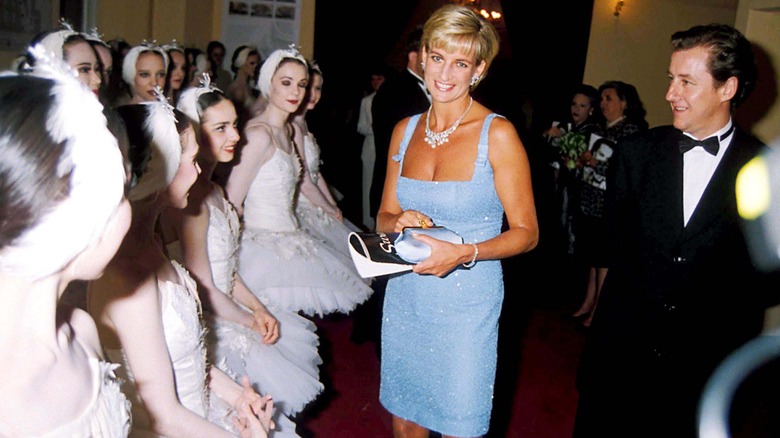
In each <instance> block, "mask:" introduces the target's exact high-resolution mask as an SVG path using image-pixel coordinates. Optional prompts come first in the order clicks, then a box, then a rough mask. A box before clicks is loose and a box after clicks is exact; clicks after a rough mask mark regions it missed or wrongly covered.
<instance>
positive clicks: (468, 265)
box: [461, 243, 479, 269]
mask: <svg viewBox="0 0 780 438" xmlns="http://www.w3.org/2000/svg"><path fill="white" fill-rule="evenodd" d="M471 245H473V246H474V257H472V258H471V261H470V262H468V263H463V264H462V265H461V266H463V267H464V268H466V269H471V268H473V267H474V265H476V264H477V256H478V255H479V248H478V247H477V244H476V243H472V244H471Z"/></svg>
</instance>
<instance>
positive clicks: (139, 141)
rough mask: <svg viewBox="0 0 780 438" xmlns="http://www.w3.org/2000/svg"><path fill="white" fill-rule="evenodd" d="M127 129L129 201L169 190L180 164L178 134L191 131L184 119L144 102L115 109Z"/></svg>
mask: <svg viewBox="0 0 780 438" xmlns="http://www.w3.org/2000/svg"><path fill="white" fill-rule="evenodd" d="M117 113H119V115H120V117H122V120H124V122H125V127H126V128H127V138H128V141H129V146H128V151H127V156H128V159H129V160H130V167H131V169H132V183H131V186H132V188H131V189H130V193H129V194H128V199H130V200H131V201H136V200H140V199H144V198H146V197H148V196H150V195H156V194H157V193H159V192H160V191H161V190H163V189H165V188H166V187H168V186H169V185H170V184H171V182H173V178H174V177H175V176H176V171H177V170H178V169H179V163H180V162H181V150H182V148H181V139H180V137H179V134H180V133H182V132H184V131H185V130H186V129H187V128H189V127H190V123H189V120H188V119H187V116H185V115H184V114H182V113H181V112H179V111H177V110H175V109H173V107H170V106H169V105H168V104H167V103H163V102H159V101H158V102H143V103H139V104H133V105H123V106H120V107H118V108H117Z"/></svg>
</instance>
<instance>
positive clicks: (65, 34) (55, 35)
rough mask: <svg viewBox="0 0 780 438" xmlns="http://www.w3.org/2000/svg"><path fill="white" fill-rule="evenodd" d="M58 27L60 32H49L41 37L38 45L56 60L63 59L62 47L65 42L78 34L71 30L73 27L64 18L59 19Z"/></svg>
mask: <svg viewBox="0 0 780 438" xmlns="http://www.w3.org/2000/svg"><path fill="white" fill-rule="evenodd" d="M60 27H61V29H60V30H57V31H54V32H51V33H50V34H48V35H46V36H45V37H43V38H42V39H41V40H40V42H39V43H38V45H41V46H43V49H44V52H45V53H51V54H53V55H54V57H55V58H57V59H65V56H64V53H63V50H62V46H63V45H65V40H67V39H68V38H70V37H71V36H73V35H78V32H76V31H75V30H73V26H71V25H70V23H68V22H67V21H66V20H65V19H64V18H60Z"/></svg>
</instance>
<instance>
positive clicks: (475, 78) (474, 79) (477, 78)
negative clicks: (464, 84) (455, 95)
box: [469, 75, 479, 87]
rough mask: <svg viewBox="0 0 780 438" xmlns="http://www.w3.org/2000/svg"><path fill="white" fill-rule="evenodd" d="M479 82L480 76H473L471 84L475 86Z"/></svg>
mask: <svg viewBox="0 0 780 438" xmlns="http://www.w3.org/2000/svg"><path fill="white" fill-rule="evenodd" d="M477 82H479V76H476V75H475V76H472V77H471V81H469V85H470V86H472V87H473V86H474V85H477Z"/></svg>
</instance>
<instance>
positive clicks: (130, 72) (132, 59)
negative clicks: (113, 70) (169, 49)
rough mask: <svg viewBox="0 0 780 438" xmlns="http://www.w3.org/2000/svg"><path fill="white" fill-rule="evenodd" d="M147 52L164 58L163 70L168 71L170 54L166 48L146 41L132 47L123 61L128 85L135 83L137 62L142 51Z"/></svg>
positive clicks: (123, 74)
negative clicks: (166, 51)
mask: <svg viewBox="0 0 780 438" xmlns="http://www.w3.org/2000/svg"><path fill="white" fill-rule="evenodd" d="M147 52H152V53H156V54H158V55H159V56H160V58H162V60H163V70H165V71H166V72H167V71H168V54H167V53H165V50H163V48H162V47H160V46H158V45H156V44H152V43H149V42H146V41H144V42H143V43H141V44H140V45H138V46H135V47H133V48H132V49H130V51H129V52H127V55H125V59H124V61H122V79H123V80H124V81H125V83H127V85H131V86H132V85H133V82H134V80H135V72H136V65H135V64H136V62H137V61H138V57H139V56H141V54H142V53H147Z"/></svg>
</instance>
